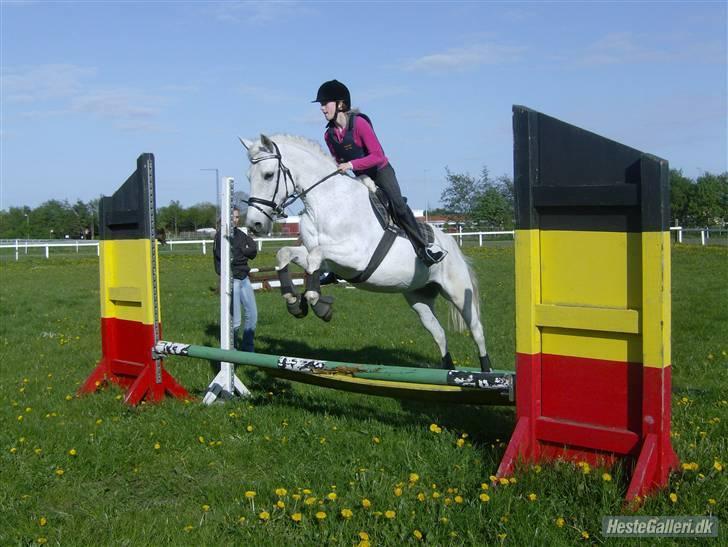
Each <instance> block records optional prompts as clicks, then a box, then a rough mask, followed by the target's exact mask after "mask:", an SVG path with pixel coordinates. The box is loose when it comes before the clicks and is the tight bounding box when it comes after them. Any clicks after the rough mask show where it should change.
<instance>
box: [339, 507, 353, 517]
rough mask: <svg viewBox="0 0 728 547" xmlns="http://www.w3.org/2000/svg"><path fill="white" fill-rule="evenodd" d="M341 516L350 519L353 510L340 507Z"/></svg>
mask: <svg viewBox="0 0 728 547" xmlns="http://www.w3.org/2000/svg"><path fill="white" fill-rule="evenodd" d="M341 516H342V517H343V518H345V519H350V518H351V517H353V516H354V512H353V511H352V510H351V509H342V510H341Z"/></svg>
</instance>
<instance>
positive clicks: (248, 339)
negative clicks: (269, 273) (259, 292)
mask: <svg viewBox="0 0 728 547" xmlns="http://www.w3.org/2000/svg"><path fill="white" fill-rule="evenodd" d="M241 306H242V308H243V309H244V310H245V323H243V342H242V344H241V346H240V350H241V351H255V348H254V345H253V339H254V337H255V326H256V325H257V324H258V308H257V307H256V305H255V293H254V292H253V285H251V284H250V279H249V278H247V277H246V278H245V279H235V278H233V301H232V307H233V332H234V333H235V345H236V346H237V345H238V341H237V338H238V337H237V333H238V330H240V324H241V317H240V315H241V314H240V308H241Z"/></svg>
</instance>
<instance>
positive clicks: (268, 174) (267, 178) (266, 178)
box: [263, 173, 273, 180]
mask: <svg viewBox="0 0 728 547" xmlns="http://www.w3.org/2000/svg"><path fill="white" fill-rule="evenodd" d="M263 178H264V179H265V180H270V179H272V178H273V173H266V174H265V175H263Z"/></svg>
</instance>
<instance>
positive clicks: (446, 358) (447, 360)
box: [441, 351, 455, 370]
mask: <svg viewBox="0 0 728 547" xmlns="http://www.w3.org/2000/svg"><path fill="white" fill-rule="evenodd" d="M441 363H442V368H444V369H447V370H455V365H454V364H453V362H452V357H451V356H450V352H449V351H448V352H447V353H446V354H445V355H443V356H442V361H441Z"/></svg>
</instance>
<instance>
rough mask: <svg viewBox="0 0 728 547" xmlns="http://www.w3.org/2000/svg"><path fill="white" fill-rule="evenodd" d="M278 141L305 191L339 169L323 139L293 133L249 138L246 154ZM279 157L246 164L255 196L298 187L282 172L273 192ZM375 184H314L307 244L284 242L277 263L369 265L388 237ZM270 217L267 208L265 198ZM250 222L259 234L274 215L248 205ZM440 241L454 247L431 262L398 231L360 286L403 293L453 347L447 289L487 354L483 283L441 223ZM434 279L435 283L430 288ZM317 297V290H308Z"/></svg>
mask: <svg viewBox="0 0 728 547" xmlns="http://www.w3.org/2000/svg"><path fill="white" fill-rule="evenodd" d="M271 141H273V142H275V144H276V145H278V148H279V150H280V153H281V158H282V160H281V161H282V162H283V165H285V167H287V168H288V169H289V170H290V172H291V175H292V178H293V180H294V182H295V190H296V191H297V192H301V191H303V190H305V189H307V188H309V187H310V186H312V185H313V184H314V183H316V182H317V181H319V180H321V179H322V178H324V177H325V176H327V175H329V174H330V173H332V172H333V171H335V170H336V163H335V162H334V160H333V158H331V156H330V155H328V154H326V153H325V152H324V151H323V149H322V148H321V146H319V145H318V144H317V143H315V142H313V141H310V140H308V139H304V138H302V137H295V136H291V135H274V136H272V137H270V138H268V137H266V136H264V135H261V139H260V140H257V141H255V142H251V141H244V145H245V146H246V148H248V157H249V159H250V160H254V159H256V158H260V157H266V156H271V155H274V154H275V148H274V146H273V143H272V142H271ZM278 171H279V162H278V160H277V159H275V158H271V159H266V160H263V161H260V162H258V163H251V166H250V169H249V170H248V179H249V180H250V195H251V197H253V196H254V197H256V198H260V199H268V200H272V201H274V202H275V203H276V204H280V203H282V202H283V200H284V199H285V198H286V197H287V196H288V195H289V194H290V193H292V191H293V189H292V188H291V187H290V183H289V184H288V187H286V186H285V185H284V177H283V175H282V174H281V176H280V179H279V181H280V184H279V188H278V192H277V194H276V195H274V192H275V186H276V179H277V178H278V175H279V173H278ZM373 187H374V185H373V183H372V181H371V180H370V179H368V178H367V177H362V178H360V179H355V178H352V177H349V176H346V175H336V176H334V177H332V178H330V179H329V180H327V181H325V182H324V183H322V184H320V185H319V186H317V187H316V188H314V189H313V190H312V191H311V192H310V193H308V194H306V196H304V198H303V202H304V205H305V209H304V211H303V214H302V215H301V239H302V243H303V245H302V246H298V247H284V248H282V249H281V250H280V251H279V252H278V267H279V268H282V267H284V266H286V265H287V264H288V263H290V262H293V263H295V264H298V265H299V266H301V267H303V268H304V269H305V270H306V271H307V272H308V273H309V274H312V273H313V272H315V271H316V270H318V269H319V268H321V266H322V265H325V266H326V268H327V269H329V270H330V271H332V272H334V273H336V274H338V275H339V276H341V277H344V278H347V277H353V276H354V275H356V273H357V272H360V271H362V270H364V269H365V268H366V266H367V264H368V263H369V259H370V258H371V256H372V254H373V253H374V250H375V249H376V247H377V244H378V243H379V240H380V239H381V237H382V234H383V230H382V228H381V226H380V225H379V222H378V221H377V219H376V217H375V215H374V212H373V211H372V208H371V205H370V203H369V195H368V194H369V191H370V189H373ZM259 207H261V208H262V209H264V210H265V211H266V212H267V213H268V214H269V215H270V216H275V215H274V214H273V213H272V212H271V211H269V208H268V207H266V206H263V205H259ZM246 225H247V226H248V227H249V228H250V229H251V230H253V231H254V232H255V233H257V234H261V233H268V232H269V231H270V229H271V220H270V219H269V218H268V217H267V216H266V215H264V214H263V213H262V212H261V211H259V210H257V209H255V208H254V207H249V208H248V212H247V217H246ZM434 232H435V240H436V242H437V244H439V245H440V247H442V248H443V249H445V250H446V251H447V252H448V255H447V256H446V257H445V259H444V260H443V261H442V262H440V263H439V264H435V265H433V266H432V267H430V268H429V269H428V268H426V267H425V266H424V265H423V264H422V262H420V260H418V259H417V256H416V255H415V252H414V249H413V248H412V245H411V244H410V242H409V241H408V240H407V239H404V238H397V240H396V241H395V242H394V244H393V245H392V248H391V249H390V250H389V253H388V254H387V256H386V257H385V258H384V260H383V261H382V263H381V264H380V265H379V267H378V268H377V269H376V270H375V271H374V273H373V274H372V275H371V277H370V278H369V279H368V280H367V281H366V282H365V283H360V284H358V285H357V287H359V288H362V289H364V290H368V291H378V292H400V293H404V296H405V298H406V299H407V301H408V302H409V304H410V305H411V306H412V308H413V309H414V310H415V312H417V314H418V315H419V317H420V320H421V321H422V324H423V325H424V326H425V328H426V329H427V330H428V331H429V332H430V333H431V334H432V336H433V338H434V339H435V342H436V343H437V345H438V347H439V349H440V355H441V356H443V357H444V356H445V354H446V353H447V341H446V339H445V332H444V330H443V329H442V327H441V326H440V323H439V322H438V320H437V318H436V317H435V315H434V311H433V310H434V300H435V297H436V295H437V294H438V293H439V294H442V295H443V296H444V297H445V298H446V299H447V300H449V301H450V302H451V303H452V304H453V305H454V307H455V308H456V309H457V311H459V312H460V314H461V315H462V318H463V319H464V320H465V324H466V325H467V326H468V327H469V328H470V331H471V333H472V335H473V339H474V341H475V343H476V345H477V346H478V353H479V355H480V356H481V357H484V356H485V355H486V348H485V338H484V335H483V328H482V325H481V322H480V305H479V301H478V287H477V282H476V280H475V277H474V276H473V275H472V273H471V270H470V267H469V266H468V263H467V261H466V259H465V257H464V256H463V254H462V252H461V251H460V248H459V247H458V245H457V243H456V242H455V240H454V239H453V238H452V237H451V236H449V235H447V234H445V233H443V232H442V231H440V230H439V229H437V228H435V229H434ZM433 284H436V285H437V290H432V288H433ZM305 296H306V298H307V299H308V300H309V302H310V303H311V304H314V303H315V302H316V301H317V300H318V297H319V294H318V293H306V295H305Z"/></svg>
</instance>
